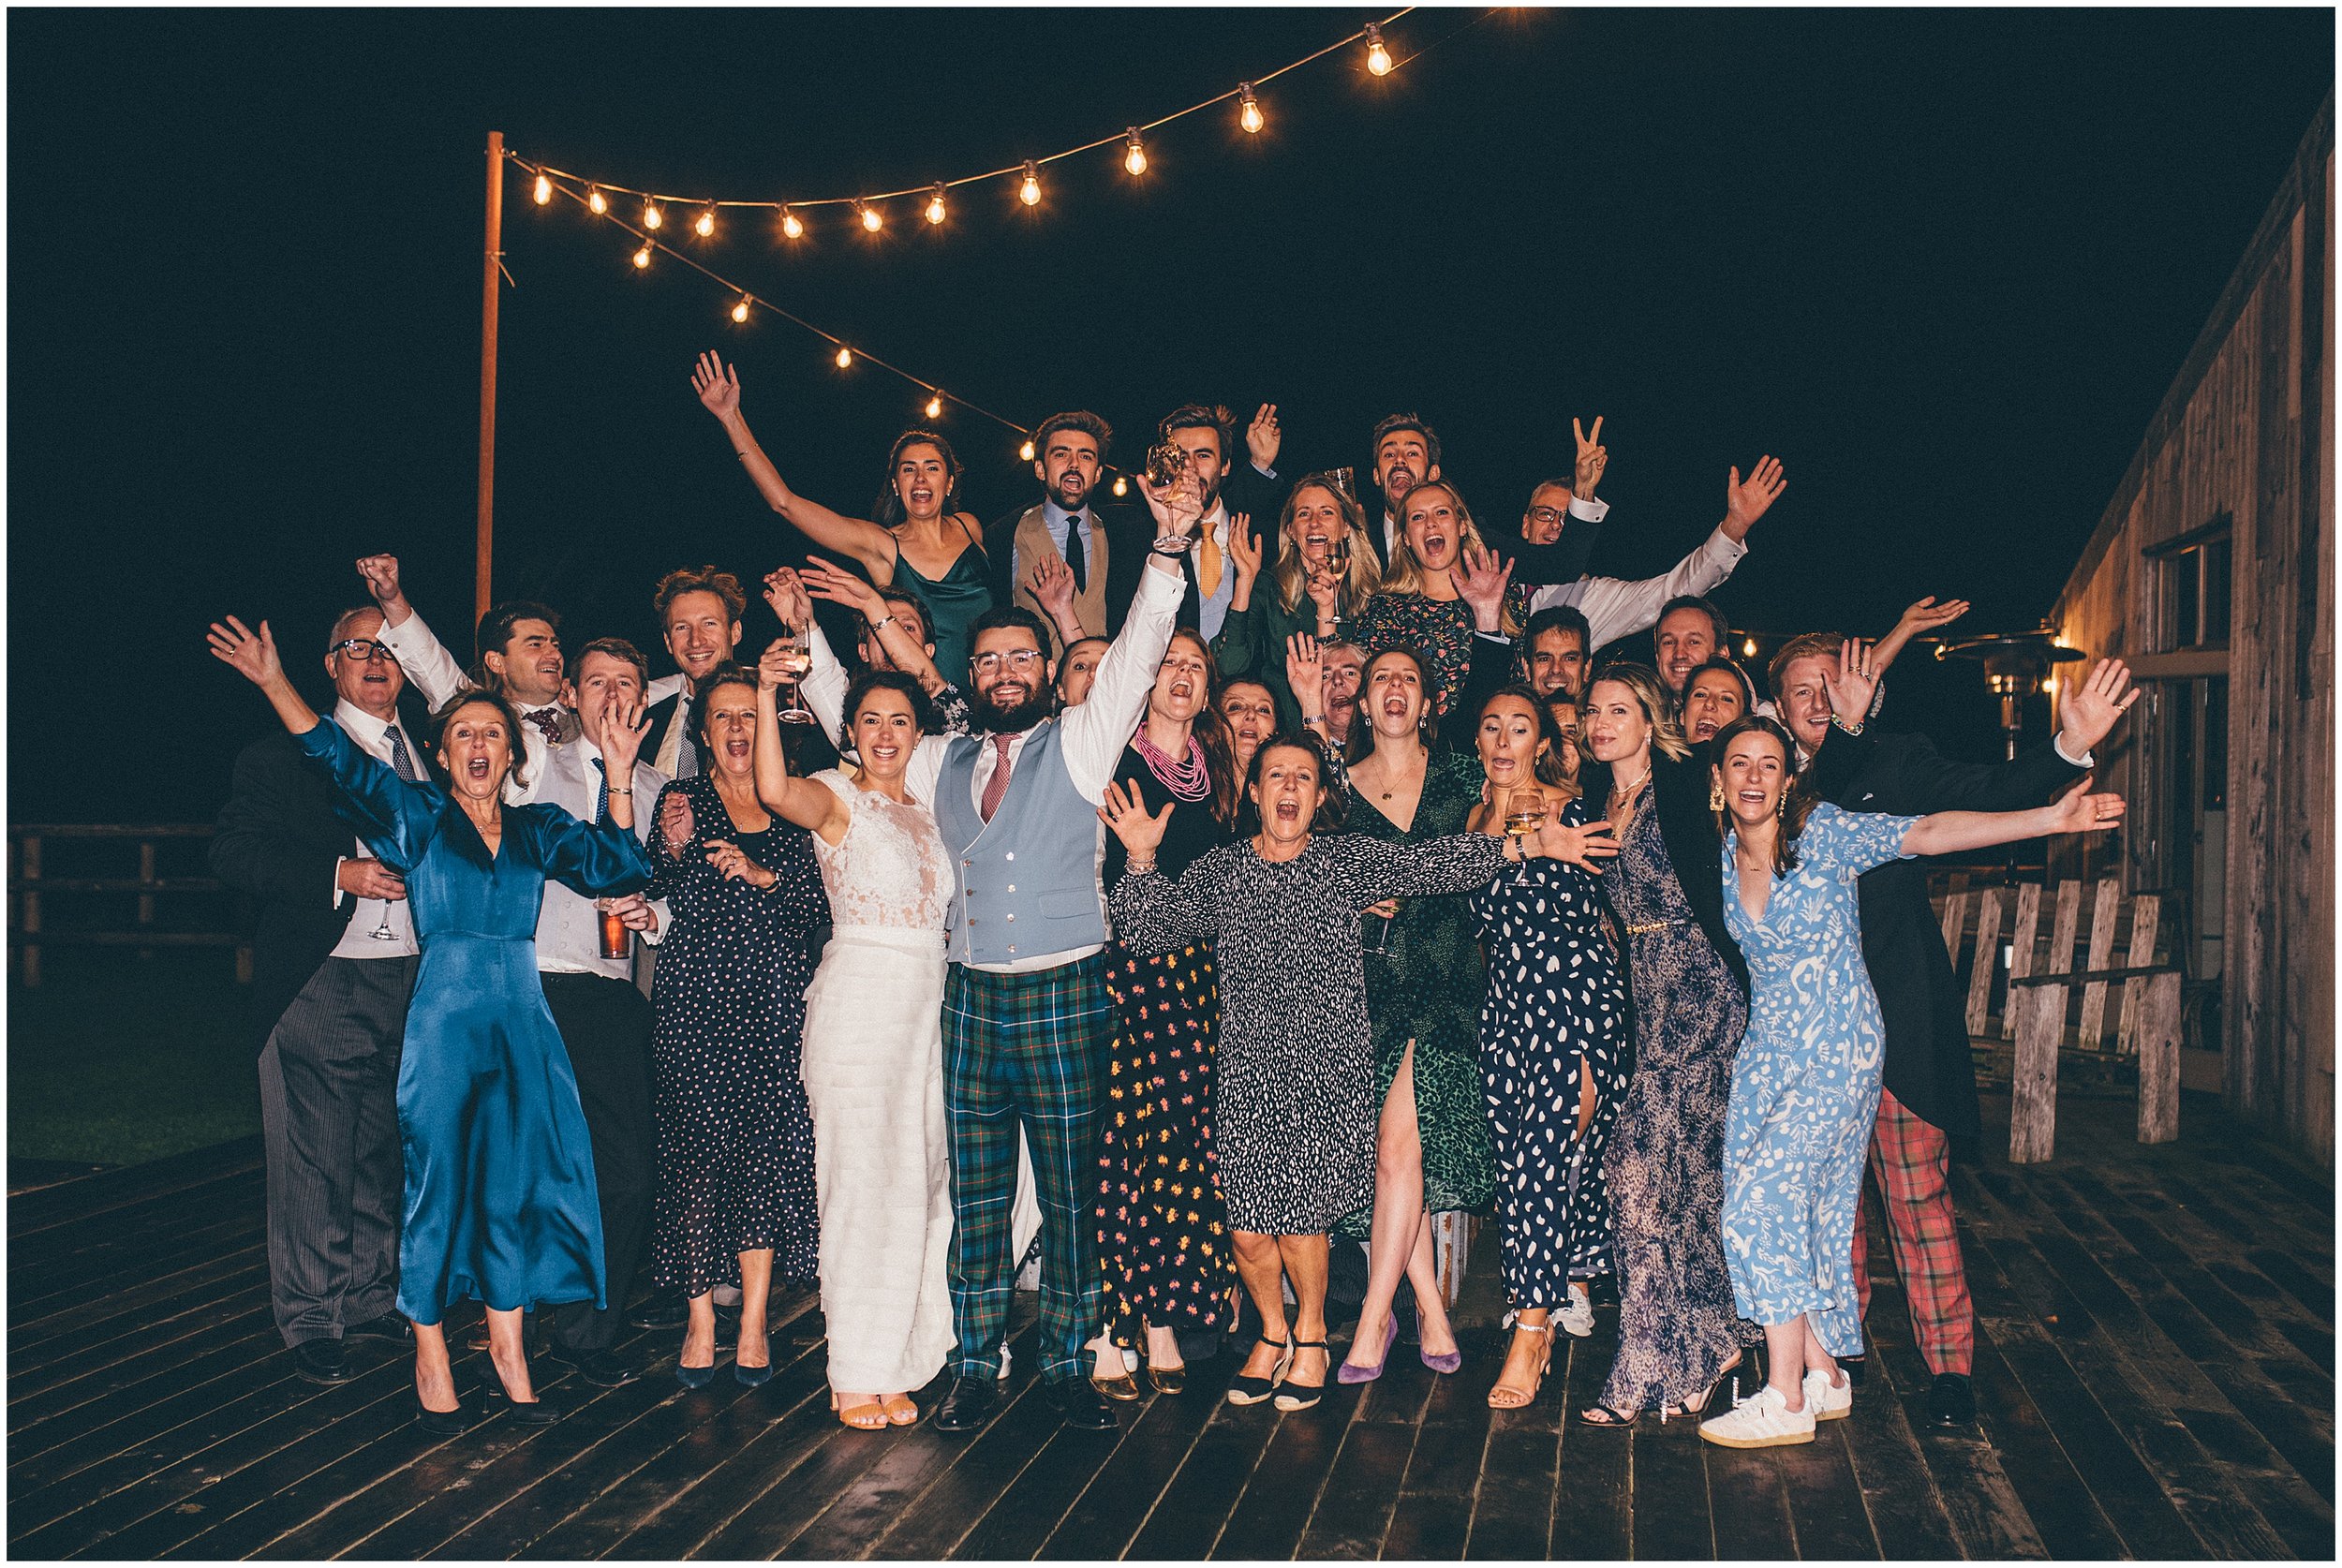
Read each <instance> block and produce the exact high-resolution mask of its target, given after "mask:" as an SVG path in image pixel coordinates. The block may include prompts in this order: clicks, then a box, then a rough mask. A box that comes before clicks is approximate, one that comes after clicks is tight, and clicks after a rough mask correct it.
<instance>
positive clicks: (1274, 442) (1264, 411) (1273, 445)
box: [1244, 403, 1284, 468]
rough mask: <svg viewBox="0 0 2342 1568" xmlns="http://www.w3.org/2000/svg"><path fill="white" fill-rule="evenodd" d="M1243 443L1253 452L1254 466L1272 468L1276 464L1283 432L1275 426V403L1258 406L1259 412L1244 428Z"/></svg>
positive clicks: (1282, 440)
mask: <svg viewBox="0 0 2342 1568" xmlns="http://www.w3.org/2000/svg"><path fill="white" fill-rule="evenodd" d="M1244 445H1245V448H1246V450H1247V451H1250V452H1251V453H1252V454H1253V466H1254V467H1256V468H1273V467H1275V466H1277V452H1278V449H1280V448H1281V447H1282V446H1283V445H1284V433H1283V432H1282V431H1281V430H1279V429H1278V428H1277V406H1276V405H1275V404H1273V403H1264V404H1262V405H1261V406H1260V412H1259V413H1257V414H1254V415H1253V422H1252V424H1251V425H1249V426H1248V427H1247V428H1246V429H1245V432H1244Z"/></svg>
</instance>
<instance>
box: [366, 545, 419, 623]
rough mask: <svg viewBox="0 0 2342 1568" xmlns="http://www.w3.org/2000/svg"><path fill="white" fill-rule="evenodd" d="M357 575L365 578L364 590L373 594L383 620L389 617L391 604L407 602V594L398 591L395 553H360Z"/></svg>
mask: <svg viewBox="0 0 2342 1568" xmlns="http://www.w3.org/2000/svg"><path fill="white" fill-rule="evenodd" d="M358 575H359V576H361V577H363V578H364V579H365V582H366V592H367V593H368V594H370V595H372V596H373V598H374V602H375V605H376V607H377V608H378V609H379V610H380V611H381V612H382V618H383V619H384V620H388V619H390V613H391V606H392V605H393V604H405V603H406V602H407V596H406V595H405V594H404V593H402V592H400V591H399V586H398V557H397V556H396V555H361V556H360V557H358ZM404 618H405V617H403V616H402V617H401V619H404Z"/></svg>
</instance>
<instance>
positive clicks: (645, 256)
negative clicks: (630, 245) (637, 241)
mask: <svg viewBox="0 0 2342 1568" xmlns="http://www.w3.org/2000/svg"><path fill="white" fill-rule="evenodd" d="M634 265H635V266H636V267H638V268H639V267H647V266H649V265H650V242H649V241H648V240H645V241H644V242H643V248H642V249H640V250H638V251H636V252H635V253H634Z"/></svg>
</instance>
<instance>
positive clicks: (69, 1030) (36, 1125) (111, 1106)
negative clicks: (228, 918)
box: [8, 948, 260, 1165]
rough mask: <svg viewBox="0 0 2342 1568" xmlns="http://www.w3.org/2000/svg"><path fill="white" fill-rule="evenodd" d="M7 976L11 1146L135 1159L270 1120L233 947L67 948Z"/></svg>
mask: <svg viewBox="0 0 2342 1568" xmlns="http://www.w3.org/2000/svg"><path fill="white" fill-rule="evenodd" d="M43 969H44V972H43V974H42V976H41V984H39V986H38V987H37V988H35V989H32V990H26V989H25V988H24V986H23V984H22V982H21V981H18V980H16V979H14V978H11V979H10V981H9V983H8V1153H9V1155H10V1156H11V1157H13V1158H17V1159H30V1160H82V1161H97V1162H100V1163H104V1164H110V1165H129V1164H136V1163H138V1162H139V1161H145V1160H158V1159H161V1158H162V1157H163V1156H165V1155H168V1154H178V1153H181V1152H183V1151H185V1150H187V1149H191V1148H202V1147H205V1146H209V1145H212V1144H218V1143H225V1142H227V1141H228V1140H229V1139H230V1138H240V1137H244V1136H245V1135H246V1134H249V1133H254V1132H259V1130H260V1100H259V1073H258V1069H257V1066H256V1063H257V1060H258V1058H259V1051H258V1048H257V1047H256V1046H254V1045H253V1044H252V1043H250V1041H249V1040H248V1039H247V1038H246V1036H245V1022H244V1020H245V998H244V990H243V987H241V986H239V985H238V984H236V977H235V965H234V961H233V959H231V958H230V955H229V954H227V953H225V952H222V951H216V950H210V951H202V950H199V951H194V952H173V951H171V950H170V949H168V948H166V949H162V950H160V951H158V952H157V953H156V954H155V956H154V957H153V958H151V959H148V960H145V961H141V960H140V959H139V957H138V956H137V955H136V954H134V953H132V952H130V951H129V950H127V949H107V948H78V949H77V948H57V949H54V950H52V952H50V953H49V954H47V955H46V958H45V959H44V966H43Z"/></svg>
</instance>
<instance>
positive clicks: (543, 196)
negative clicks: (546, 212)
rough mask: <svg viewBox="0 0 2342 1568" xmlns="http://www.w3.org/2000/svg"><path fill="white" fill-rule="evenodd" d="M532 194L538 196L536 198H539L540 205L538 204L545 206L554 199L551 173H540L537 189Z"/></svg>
mask: <svg viewBox="0 0 2342 1568" xmlns="http://www.w3.org/2000/svg"><path fill="white" fill-rule="evenodd" d="M531 194H532V195H534V196H535V197H536V199H537V205H538V206H540V207H541V206H543V205H544V204H545V203H546V202H548V201H550V200H553V177H552V176H551V175H549V174H540V175H538V176H537V188H536V190H535V191H533V192H531Z"/></svg>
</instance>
